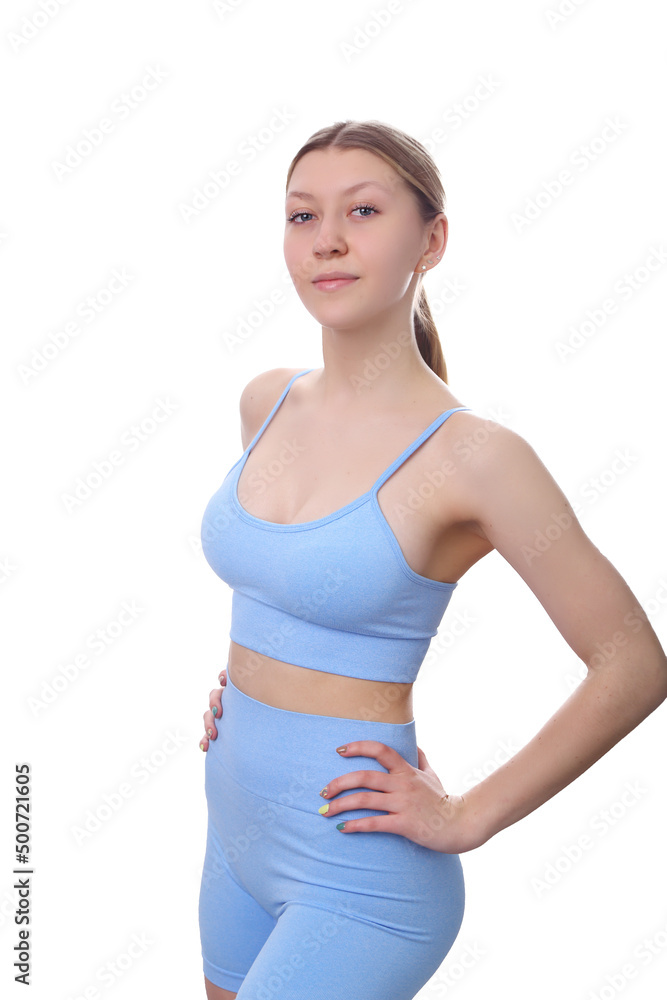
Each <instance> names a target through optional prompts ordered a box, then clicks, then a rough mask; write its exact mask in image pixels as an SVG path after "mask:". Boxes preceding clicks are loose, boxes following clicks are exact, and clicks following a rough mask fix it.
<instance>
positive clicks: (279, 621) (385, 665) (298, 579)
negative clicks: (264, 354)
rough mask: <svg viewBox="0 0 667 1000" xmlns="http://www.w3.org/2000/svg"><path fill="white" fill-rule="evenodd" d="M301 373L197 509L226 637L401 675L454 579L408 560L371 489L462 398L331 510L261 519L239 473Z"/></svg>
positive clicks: (405, 678) (341, 668)
mask: <svg viewBox="0 0 667 1000" xmlns="http://www.w3.org/2000/svg"><path fill="white" fill-rule="evenodd" d="M313 370H314V369H312V368H307V369H305V370H304V371H301V372H297V374H296V375H294V376H292V378H291V379H290V380H289V382H288V383H287V385H286V386H285V389H284V390H283V392H282V394H281V396H280V398H279V399H278V401H277V403H276V404H275V406H274V407H273V409H272V410H271V412H270V413H269V415H268V417H267V418H266V420H265V421H264V423H263V424H262V426H261V427H260V429H259V430H258V431H257V434H255V436H254V438H253V439H252V441H251V442H250V444H249V445H248V447H247V448H246V450H245V451H244V452H243V454H242V455H241V457H240V458H239V460H238V461H237V462H235V463H234V465H233V466H232V468H231V469H230V470H229V472H228V473H227V475H226V477H225V479H224V481H223V483H222V486H221V487H220V489H219V490H218V491H217V492H216V493H214V494H213V496H212V497H211V499H210V501H209V503H208V505H207V507H206V510H205V511H204V516H203V519H202V525H201V538H202V549H203V552H204V556H205V557H206V560H207V562H208V563H209V565H210V566H211V568H212V569H213V570H214V571H215V572H216V573H217V574H218V576H219V577H221V579H223V580H224V581H225V582H226V583H227V584H229V586H230V587H231V588H232V590H233V594H232V616H231V629H230V632H229V637H230V639H232V640H233V641H234V642H237V643H239V645H241V646H246V647H247V648H248V649H252V650H256V651H257V652H259V653H264V654H265V655H266V656H271V657H273V658H274V659H277V660H283V661H285V662H287V663H294V664H296V665H297V666H301V667H310V668H311V669H315V670H324V671H327V672H328V673H332V674H341V675H343V676H345V677H359V678H365V679H367V680H378V681H397V682H409V683H412V682H413V681H414V680H415V679H416V677H417V673H418V671H419V668H420V666H421V664H422V662H423V659H424V657H425V655H426V652H427V650H428V647H429V644H430V641H431V639H432V637H433V636H434V635H435V634H436V632H437V630H438V626H439V624H440V622H441V620H442V616H443V615H444V613H445V609H446V608H447V605H448V603H449V599H450V597H451V595H452V593H453V591H454V588H455V587H456V586H457V584H456V583H442V582H440V581H439V580H431V579H429V578H428V577H426V576H421V575H420V574H419V573H416V572H415V571H414V570H413V569H412V568H411V567H410V566H409V565H408V563H407V562H406V560H405V557H404V555H403V552H402V550H401V547H400V545H399V544H398V541H397V539H396V536H395V535H394V533H393V531H392V530H391V528H390V526H389V523H388V522H387V520H386V519H385V517H384V515H383V513H382V509H381V508H380V505H379V504H378V500H377V492H378V490H379V488H380V487H381V486H382V484H383V483H384V482H385V481H386V480H387V479H388V478H389V476H391V475H392V473H393V472H395V471H396V469H398V467H399V466H400V465H402V464H403V462H405V461H406V459H407V458H409V456H410V455H412V453H413V452H414V451H415V449H416V448H418V447H419V445H420V444H421V443H422V442H423V441H425V440H426V439H427V438H428V437H430V436H431V434H433V432H434V431H435V430H437V428H438V427H440V425H441V424H443V423H444V422H445V420H446V419H447V417H449V416H450V414H452V413H456V412H457V411H458V410H469V409H470V407H468V406H457V407H454V409H451V410H447V411H446V412H445V413H441V414H440V415H439V416H438V417H436V418H435V420H434V421H433V423H431V424H429V426H428V427H427V428H426V430H424V431H422V433H421V434H420V435H419V437H418V438H417V439H416V440H415V441H413V442H412V444H411V445H409V446H408V447H407V448H406V449H405V451H404V452H403V453H402V454H401V455H399V456H398V458H397V459H396V460H395V461H394V462H392V463H391V465H390V466H389V468H388V469H385V471H384V472H383V473H382V475H381V476H380V478H379V479H378V480H377V481H376V482H375V483H374V484H373V486H371V488H370V489H369V490H368V491H367V492H366V493H364V494H362V496H360V497H357V499H356V500H352V501H351V502H350V503H348V504H345V506H344V507H341V508H340V509H339V510H335V511H334V512H333V513H332V514H328V515H327V516H326V517H320V518H317V519H316V520H314V521H304V522H302V523H300V524H278V523H276V522H273V521H264V520H262V519H261V518H259V517H254V515H252V514H249V513H248V511H246V510H245V508H243V507H242V506H241V503H240V501H239V497H238V492H237V484H238V481H239V477H240V475H241V471H242V469H243V467H244V465H245V463H246V461H247V458H248V455H249V454H250V452H251V450H252V448H253V447H254V446H255V444H256V443H257V441H258V440H259V438H260V437H261V435H262V433H263V432H264V430H265V428H266V427H267V425H268V424H269V422H270V420H271V419H272V417H273V415H274V413H275V412H276V410H277V409H278V407H279V406H280V404H281V403H282V401H283V399H284V398H285V396H286V395H287V393H288V392H289V389H290V387H291V385H292V382H294V380H295V379H297V378H299V377H300V376H301V375H307V374H308V372H311V371H313Z"/></svg>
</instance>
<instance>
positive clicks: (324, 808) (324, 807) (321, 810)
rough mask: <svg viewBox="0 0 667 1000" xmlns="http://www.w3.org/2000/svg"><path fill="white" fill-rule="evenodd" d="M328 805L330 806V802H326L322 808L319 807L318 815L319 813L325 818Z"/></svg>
mask: <svg viewBox="0 0 667 1000" xmlns="http://www.w3.org/2000/svg"><path fill="white" fill-rule="evenodd" d="M330 805H331V803H330V802H326V803H325V804H324V805H323V806H320V808H319V809H318V810H317V811H318V813H321V814H322V816H326V814H327V813H328V812H329V806H330Z"/></svg>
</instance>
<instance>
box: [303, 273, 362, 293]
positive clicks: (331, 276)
mask: <svg viewBox="0 0 667 1000" xmlns="http://www.w3.org/2000/svg"><path fill="white" fill-rule="evenodd" d="M356 280H357V278H356V275H354V274H345V273H344V272H343V271H331V272H329V273H328V274H321V275H319V277H317V278H314V279H313V284H314V285H315V286H316V287H317V288H318V289H319V291H322V292H334V291H335V290H336V289H337V288H344V287H345V285H351V284H352V282H353V281H356Z"/></svg>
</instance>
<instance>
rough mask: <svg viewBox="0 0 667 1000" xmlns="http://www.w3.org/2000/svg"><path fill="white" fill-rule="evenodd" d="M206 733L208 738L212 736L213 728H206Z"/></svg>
mask: <svg viewBox="0 0 667 1000" xmlns="http://www.w3.org/2000/svg"><path fill="white" fill-rule="evenodd" d="M206 735H207V736H208V738H209V739H210V738H211V736H213V730H212V729H207V730H206Z"/></svg>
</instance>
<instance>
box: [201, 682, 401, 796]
mask: <svg viewBox="0 0 667 1000" xmlns="http://www.w3.org/2000/svg"><path fill="white" fill-rule="evenodd" d="M357 740H376V741H378V742H380V743H385V744H387V745H388V746H390V747H393V749H394V750H396V751H397V752H398V753H399V754H400V755H401V756H402V757H403V758H404V759H405V760H407V761H408V762H409V763H410V764H412V766H413V767H417V756H418V755H417V736H416V722H415V720H414V719H411V720H410V722H404V723H396V722H378V721H375V720H365V719H349V718H341V717H340V716H332V715H313V714H311V713H307V712H293V711H290V710H288V709H283V708H276V707H275V706H273V705H267V704H266V703H265V702H262V701H258V700H257V699H255V698H251V697H250V696H249V695H247V694H244V692H243V691H241V690H240V689H239V688H237V687H236V685H235V684H234V683H233V681H232V680H231V678H230V677H229V673H228V674H227V684H226V685H225V687H223V693H222V718H221V719H220V720H219V723H218V738H217V739H216V740H214V741H213V742H212V743H211V745H210V747H209V755H210V754H211V750H214V755H215V758H216V760H219V762H220V763H221V764H222V766H224V767H225V768H226V769H227V770H228V771H229V772H230V773H231V774H232V776H233V777H234V778H236V780H237V781H238V782H239V783H240V784H241V785H243V786H245V787H246V788H247V789H249V790H250V791H253V792H255V793H257V794H259V795H261V796H263V797H264V798H268V799H273V800H275V801H281V798H282V794H281V789H282V788H283V786H285V787H287V785H288V784H290V783H292V784H293V783H294V781H295V780H298V779H301V780H302V781H303V783H304V788H305V789H308V794H307V795H306V799H307V802H308V804H307V805H305V804H304V802H303V801H301V802H300V801H299V800H301V799H302V798H303V797H302V796H297V801H295V802H294V804H295V805H296V807H297V808H307V809H308V811H311V810H312V805H313V803H315V802H316V800H317V795H318V792H319V790H320V788H321V787H322V786H323V785H324V784H325V783H326V782H327V781H329V780H332V779H333V778H335V777H337V776H339V775H342V774H347V773H348V772H349V771H360V770H367V771H383V772H384V773H386V772H387V770H388V769H387V768H385V767H384V766H383V765H382V764H380V763H379V761H378V760H377V759H376V758H375V757H366V756H361V755H359V756H354V757H347V756H343V757H341V755H340V754H338V753H336V748H337V747H339V746H343V745H344V744H346V743H352V742H356V741H357ZM320 780H321V782H322V784H321V785H318V782H319V781H320ZM311 793H312V794H311ZM319 804H321V802H320V803H319Z"/></svg>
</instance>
